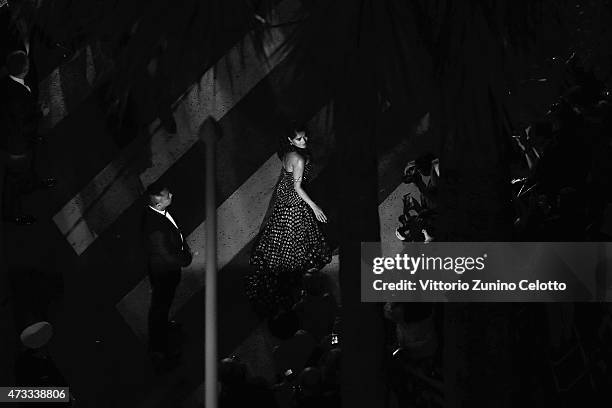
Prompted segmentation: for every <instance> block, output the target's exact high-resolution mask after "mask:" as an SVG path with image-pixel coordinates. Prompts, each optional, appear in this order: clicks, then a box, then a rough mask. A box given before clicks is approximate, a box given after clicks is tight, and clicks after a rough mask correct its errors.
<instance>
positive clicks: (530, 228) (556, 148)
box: [512, 61, 612, 242]
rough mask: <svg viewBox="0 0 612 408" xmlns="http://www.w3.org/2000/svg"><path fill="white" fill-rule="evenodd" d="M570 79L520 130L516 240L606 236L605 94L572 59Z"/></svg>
mask: <svg viewBox="0 0 612 408" xmlns="http://www.w3.org/2000/svg"><path fill="white" fill-rule="evenodd" d="M569 64H570V65H569V66H570V72H569V74H570V75H569V77H570V81H571V82H569V84H568V86H567V89H566V90H565V91H564V92H563V94H562V96H561V97H560V98H559V100H558V101H556V102H555V103H554V104H552V106H551V107H550V110H549V111H548V113H547V114H546V116H545V117H542V118H539V119H538V120H537V121H534V123H531V124H528V125H527V126H526V127H525V128H524V129H518V130H517V131H516V132H515V133H516V134H515V135H514V140H515V141H516V152H517V153H518V154H517V155H515V160H514V163H513V175H512V176H513V182H512V186H513V204H514V208H515V211H516V219H515V222H514V226H515V238H516V239H517V240H520V241H568V242H576V241H606V240H608V239H609V238H610V236H612V228H611V226H610V225H609V222H610V220H609V217H610V214H609V213H608V214H607V216H608V219H606V209H607V208H608V211H609V205H610V203H612V196H611V195H610V191H611V187H612V179H611V177H612V167H611V166H612V165H611V163H612V136H611V135H612V133H611V132H610V130H611V125H612V123H611V121H610V118H611V114H612V110H611V105H610V102H611V101H610V94H609V92H608V91H607V90H606V89H605V87H604V84H603V83H602V82H600V81H598V80H597V79H596V77H595V76H594V75H593V74H592V73H590V72H586V71H585V70H584V68H582V67H580V66H579V64H578V63H577V62H575V61H570V63H569Z"/></svg>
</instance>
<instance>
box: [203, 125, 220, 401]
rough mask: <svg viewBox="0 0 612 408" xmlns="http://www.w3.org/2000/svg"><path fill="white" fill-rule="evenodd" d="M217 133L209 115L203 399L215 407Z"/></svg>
mask: <svg viewBox="0 0 612 408" xmlns="http://www.w3.org/2000/svg"><path fill="white" fill-rule="evenodd" d="M219 136H220V134H219V132H218V125H217V123H216V122H215V120H214V119H213V118H211V117H208V118H207V119H206V121H204V123H203V124H202V127H201V128H200V140H202V141H203V142H204V143H205V146H206V157H205V158H206V248H205V250H206V252H205V257H206V300H205V310H204V313H205V357H204V358H205V364H206V366H205V371H204V383H205V385H206V386H205V401H206V408H217V397H218V395H217V394H218V391H217V205H216V199H215V176H216V166H215V150H216V144H217V139H218V138H219Z"/></svg>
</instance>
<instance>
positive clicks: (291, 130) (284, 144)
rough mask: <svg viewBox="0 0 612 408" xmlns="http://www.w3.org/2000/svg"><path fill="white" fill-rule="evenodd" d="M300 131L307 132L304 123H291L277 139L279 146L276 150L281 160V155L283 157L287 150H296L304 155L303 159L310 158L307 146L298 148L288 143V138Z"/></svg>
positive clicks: (293, 136)
mask: <svg viewBox="0 0 612 408" xmlns="http://www.w3.org/2000/svg"><path fill="white" fill-rule="evenodd" d="M302 132H303V133H306V134H308V130H307V129H306V127H305V126H304V125H292V126H290V127H288V129H287V131H286V132H283V134H282V135H281V137H280V139H279V147H278V152H277V154H278V158H279V159H281V160H283V157H285V155H286V154H287V153H289V152H298V153H300V154H301V155H302V156H304V159H306V160H309V159H310V151H309V150H308V148H306V149H300V148H298V147H295V146H294V145H292V144H291V143H289V140H288V139H294V138H295V137H296V135H297V134H298V133H302Z"/></svg>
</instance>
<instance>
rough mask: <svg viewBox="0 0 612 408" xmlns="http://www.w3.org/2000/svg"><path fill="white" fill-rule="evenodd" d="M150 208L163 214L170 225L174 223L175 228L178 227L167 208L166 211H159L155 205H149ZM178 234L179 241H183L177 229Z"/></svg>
mask: <svg viewBox="0 0 612 408" xmlns="http://www.w3.org/2000/svg"><path fill="white" fill-rule="evenodd" d="M149 208H150V209H152V210H153V211H156V212H158V213H160V214H161V215H163V216H164V217H166V218H167V219H168V220H170V222H171V223H172V225H174V226H175V227H176V229H177V230H178V229H179V227H178V225H176V222H175V221H174V218H172V216H171V215H170V213H169V212H168V210H166V211H160V210H158V209H157V208H155V207H151V206H149ZM179 235H180V236H181V241H183V234H181V231H180V230H179Z"/></svg>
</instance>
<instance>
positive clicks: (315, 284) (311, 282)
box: [302, 273, 324, 296]
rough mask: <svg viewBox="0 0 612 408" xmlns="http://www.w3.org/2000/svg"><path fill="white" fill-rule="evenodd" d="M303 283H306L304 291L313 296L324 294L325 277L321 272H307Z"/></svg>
mask: <svg viewBox="0 0 612 408" xmlns="http://www.w3.org/2000/svg"><path fill="white" fill-rule="evenodd" d="M302 284H303V285H304V291H305V292H306V293H307V294H308V295H311V296H320V295H321V294H323V290H324V287H323V279H322V277H321V275H320V274H319V273H317V274H312V273H306V274H304V277H303V278H302Z"/></svg>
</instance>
